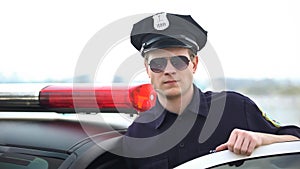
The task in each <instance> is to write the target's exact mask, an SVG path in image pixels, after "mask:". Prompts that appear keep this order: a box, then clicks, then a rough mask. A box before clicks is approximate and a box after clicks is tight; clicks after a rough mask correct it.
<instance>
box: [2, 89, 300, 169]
mask: <svg viewBox="0 0 300 169" xmlns="http://www.w3.org/2000/svg"><path fill="white" fill-rule="evenodd" d="M154 98H156V97H155V96H154V93H153V89H151V88H150V85H149V84H146V85H138V86H130V87H128V86H126V85H125V86H122V85H118V86H94V85H93V86H90V85H86V84H85V85H83V84H79V85H74V84H68V85H66V84H64V85H62V84H54V85H49V84H7V85H4V84H2V85H0V129H1V130H0V168H1V169H2V168H5V169H11V168H13V169H25V168H26V169H32V168H34V169H111V168H113V169H115V168H126V167H125V166H126V165H125V161H124V158H123V157H122V152H121V142H120V141H121V138H122V135H123V134H124V133H125V132H126V129H127V127H128V126H129V125H130V124H131V122H132V121H133V120H134V118H135V117H136V116H137V113H138V112H139V111H143V110H145V109H148V108H150V107H151V106H152V105H153V103H154V101H155V100H154ZM92 103H93V104H92ZM104 103H105V104H104ZM112 103H113V104H112ZM299 154H300V142H299V141H295V142H285V143H277V144H272V145H267V146H262V147H259V148H257V149H256V150H255V151H254V153H253V154H252V155H251V156H239V155H235V154H234V153H232V152H229V151H228V150H226V151H221V152H217V153H212V154H209V155H206V156H202V157H199V158H197V159H194V160H191V161H189V162H186V163H184V164H182V165H180V166H178V167H177V168H176V169H186V168H189V169H193V168H197V169H199V168H231V166H234V168H235V167H240V168H247V167H249V166H251V168H295V166H296V168H297V167H298V166H300V164H299V162H300V160H298V159H300V158H299V157H300V155H299ZM270 158H271V159H270ZM295 159H296V160H295ZM251 160H252V161H253V160H254V162H252V163H251V162H249V163H248V161H251ZM280 160H281V161H280ZM270 161H271V162H270ZM278 161H279V162H280V163H278Z"/></svg>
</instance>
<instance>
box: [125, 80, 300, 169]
mask: <svg viewBox="0 0 300 169" xmlns="http://www.w3.org/2000/svg"><path fill="white" fill-rule="evenodd" d="M157 100H158V99H157ZM235 128H238V129H244V130H250V131H256V132H264V133H271V134H279V135H282V134H289V135H294V136H297V137H299V138H300V128H298V127H296V126H278V125H277V124H275V123H273V122H272V121H270V120H267V118H265V117H264V116H263V113H262V112H261V111H260V109H259V108H258V107H257V106H256V104H255V103H254V102H253V101H252V100H250V99H249V98H248V97H245V96H243V95H241V94H239V93H236V92H220V93H214V92H205V93H203V92H201V90H200V89H198V88H197V87H195V86H194V95H193V98H192V100H191V102H190V104H189V105H188V106H187V108H186V109H185V110H184V112H183V113H182V114H181V115H177V114H175V113H172V112H169V111H168V110H165V109H164V108H163V107H162V105H161V104H160V103H159V102H158V101H157V103H156V105H155V106H154V107H153V108H151V109H150V110H148V111H146V112H143V113H141V114H140V116H139V117H138V118H137V119H136V120H135V121H134V123H133V124H132V125H131V126H130V127H129V128H128V131H127V133H126V136H124V139H123V150H124V153H125V155H127V157H130V158H127V159H126V161H127V164H128V167H129V168H132V169H137V168H139V169H150V168H151V169H152V168H153V169H157V168H159V169H168V168H173V167H176V166H178V165H180V164H182V163H184V162H186V161H189V160H191V159H194V158H196V157H199V156H203V155H205V154H208V153H209V152H210V151H211V150H214V149H215V148H216V147H217V146H219V145H220V144H223V143H225V142H227V140H228V138H229V136H230V134H231V131H232V130H233V129H235Z"/></svg>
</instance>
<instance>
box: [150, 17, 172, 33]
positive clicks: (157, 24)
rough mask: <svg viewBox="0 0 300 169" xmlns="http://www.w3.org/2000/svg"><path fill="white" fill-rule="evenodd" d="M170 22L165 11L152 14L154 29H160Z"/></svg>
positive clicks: (165, 27)
mask: <svg viewBox="0 0 300 169" xmlns="http://www.w3.org/2000/svg"><path fill="white" fill-rule="evenodd" d="M169 25H170V23H169V20H168V18H167V14H166V13H158V14H156V15H154V16H153V27H154V29H156V30H159V31H162V30H165V29H167V28H168V27H169Z"/></svg>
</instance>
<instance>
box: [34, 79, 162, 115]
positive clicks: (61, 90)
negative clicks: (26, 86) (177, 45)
mask: <svg viewBox="0 0 300 169" xmlns="http://www.w3.org/2000/svg"><path fill="white" fill-rule="evenodd" d="M39 100H40V105H41V106H43V107H46V108H48V109H52V110H56V111H68V112H69V111H76V110H77V111H97V110H98V111H99V110H100V111H107V112H116V111H118V112H124V111H125V112H127V111H131V112H132V110H136V111H145V110H148V109H150V108H151V107H152V106H153V105H154V104H155V100H156V94H155V91H154V90H153V88H152V86H151V85H150V84H144V85H140V86H134V87H121V86H104V87H90V86H78V87H77V86H48V87H46V88H44V89H42V90H41V91H40V95H39ZM77 111H76V112H77Z"/></svg>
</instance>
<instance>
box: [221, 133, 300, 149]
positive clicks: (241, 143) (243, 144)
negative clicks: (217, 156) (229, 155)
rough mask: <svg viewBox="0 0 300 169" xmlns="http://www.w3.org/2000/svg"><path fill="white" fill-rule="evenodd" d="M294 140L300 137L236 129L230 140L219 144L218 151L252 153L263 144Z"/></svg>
mask: <svg viewBox="0 0 300 169" xmlns="http://www.w3.org/2000/svg"><path fill="white" fill-rule="evenodd" d="M293 140H299V138H297V137H295V136H291V135H274V134H266V133H259V132H252V131H246V130H241V129H234V130H233V131H232V132H231V134H230V137H229V139H228V141H227V142H226V143H224V144H221V145H219V146H218V147H217V148H216V151H222V150H226V149H228V150H230V151H232V152H234V153H236V154H241V155H251V153H252V152H253V151H254V149H255V148H256V147H259V146H261V145H267V144H272V143H276V142H284V141H293Z"/></svg>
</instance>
